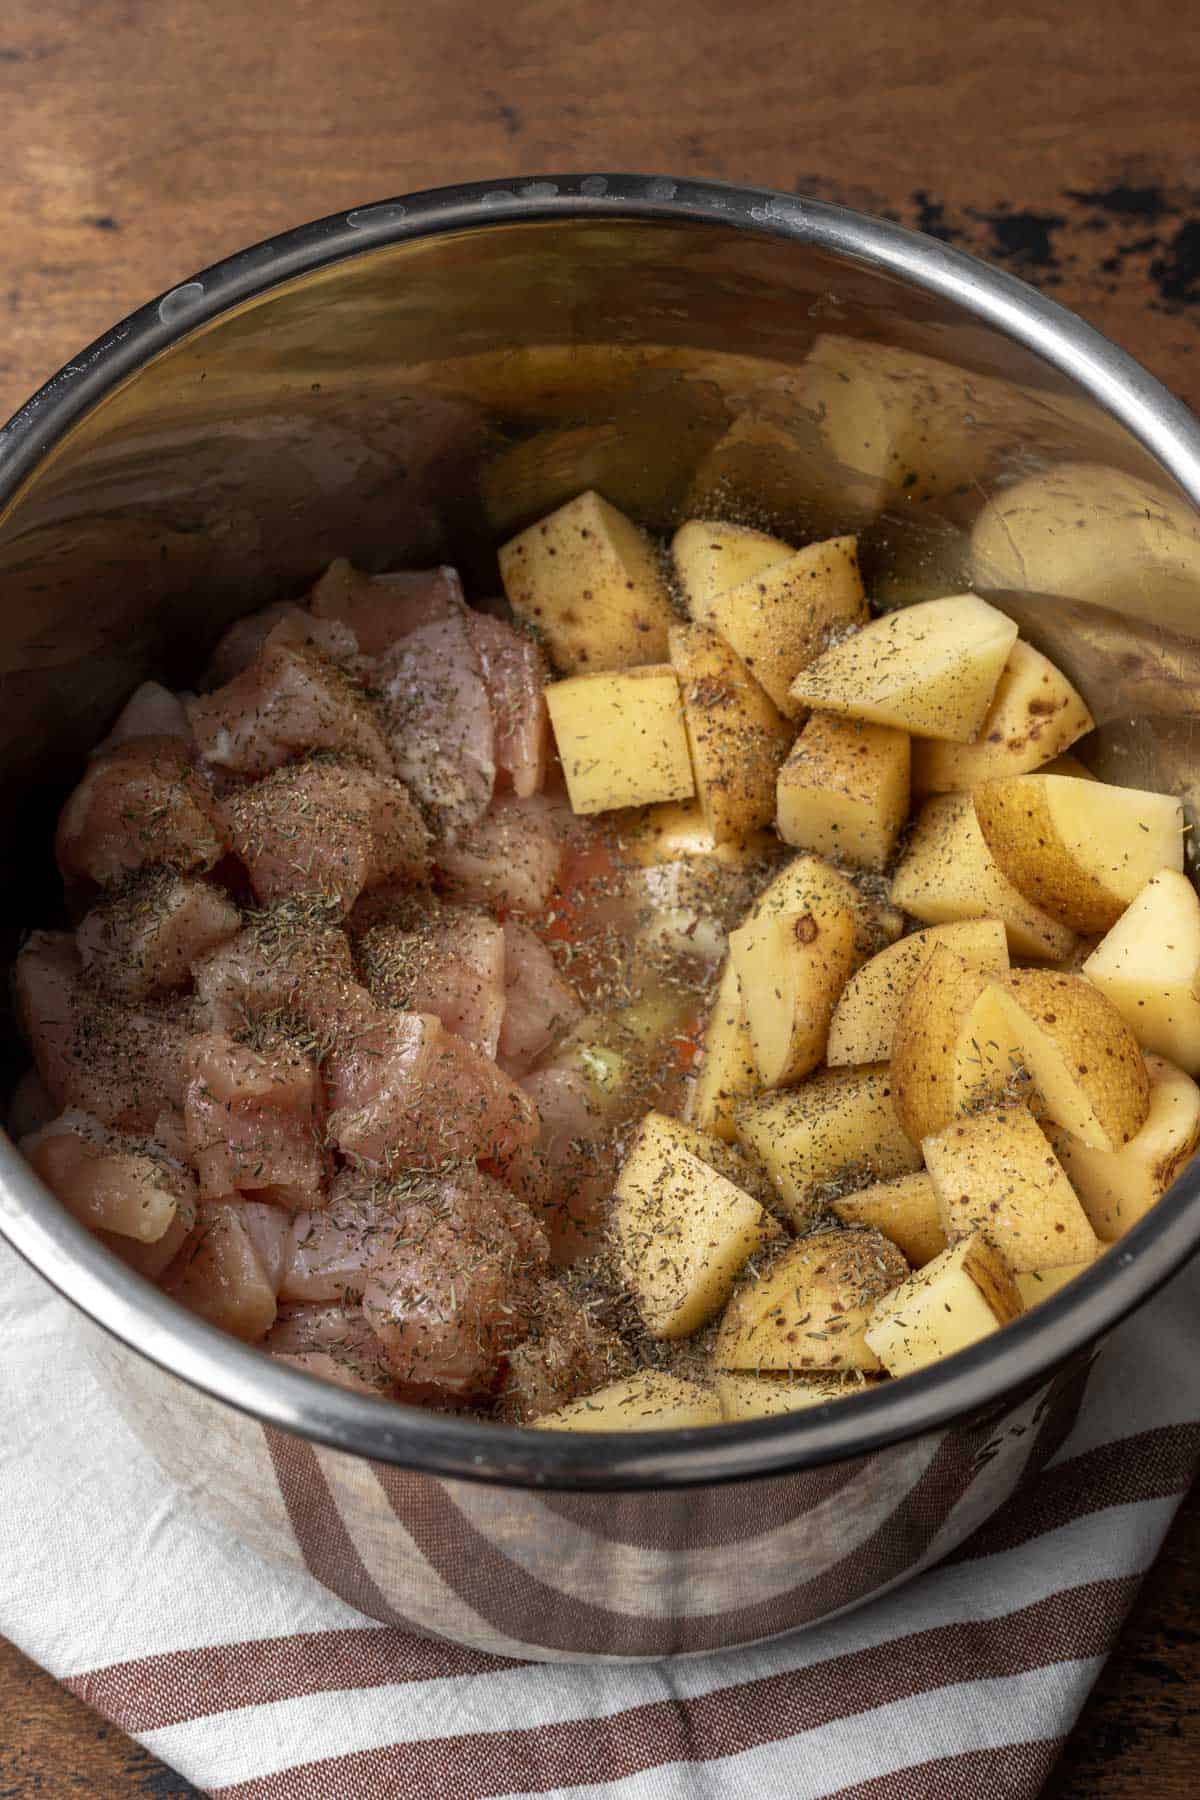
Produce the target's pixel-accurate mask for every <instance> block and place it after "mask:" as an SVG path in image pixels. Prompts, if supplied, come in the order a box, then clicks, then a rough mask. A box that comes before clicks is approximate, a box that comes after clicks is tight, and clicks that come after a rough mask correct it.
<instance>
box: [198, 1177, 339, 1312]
mask: <svg viewBox="0 0 1200 1800" xmlns="http://www.w3.org/2000/svg"><path fill="white" fill-rule="evenodd" d="M221 1204H222V1205H223V1206H229V1207H230V1208H231V1209H232V1210H233V1211H234V1212H235V1213H236V1214H237V1216H238V1218H239V1219H240V1221H241V1224H242V1229H243V1231H244V1232H245V1233H246V1236H247V1237H248V1238H249V1239H250V1242H251V1243H252V1244H253V1245H254V1248H255V1251H256V1252H257V1255H258V1260H259V1264H260V1266H261V1268H262V1272H263V1274H264V1275H265V1276H266V1278H267V1282H268V1285H269V1286H270V1289H271V1292H272V1293H273V1294H274V1295H276V1297H278V1295H279V1291H280V1289H281V1288H282V1286H283V1285H284V1282H285V1281H286V1280H287V1275H288V1271H289V1269H290V1268H291V1266H292V1250H293V1240H292V1216H291V1215H290V1214H288V1213H287V1212H285V1211H283V1210H282V1209H281V1208H280V1207H278V1206H273V1205H271V1204H270V1203H269V1202H267V1201H263V1200H241V1199H234V1198H233V1197H232V1196H231V1195H225V1196H224V1197H223V1199H222V1202H221ZM318 1216H319V1215H318V1214H316V1213H313V1214H311V1215H310V1217H312V1218H317V1217H318Z"/></svg>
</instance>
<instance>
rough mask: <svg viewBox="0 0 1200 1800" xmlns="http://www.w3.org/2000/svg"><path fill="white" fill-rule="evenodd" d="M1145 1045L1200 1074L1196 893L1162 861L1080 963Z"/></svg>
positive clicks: (1198, 903)
mask: <svg viewBox="0 0 1200 1800" xmlns="http://www.w3.org/2000/svg"><path fill="white" fill-rule="evenodd" d="M1083 973H1084V975H1086V976H1087V978H1088V980H1089V981H1091V982H1094V983H1095V985H1096V986H1097V987H1098V988H1099V989H1100V992H1101V993H1102V994H1104V995H1105V996H1106V998H1107V999H1109V1000H1110V1001H1111V1002H1112V1004H1113V1005H1114V1006H1115V1007H1116V1009H1117V1011H1118V1012H1119V1013H1120V1014H1121V1017H1122V1018H1123V1019H1124V1020H1125V1023H1126V1024H1127V1025H1128V1026H1129V1028H1130V1030H1131V1031H1132V1032H1133V1035H1134V1037H1135V1038H1136V1039H1137V1041H1138V1043H1139V1044H1140V1045H1141V1046H1142V1048H1143V1049H1144V1050H1156V1051H1157V1052H1158V1054H1159V1055H1160V1056H1165V1057H1168V1058H1169V1059H1170V1061H1171V1062H1174V1063H1178V1065H1179V1067H1180V1068H1181V1069H1186V1070H1187V1072H1188V1074H1189V1075H1200V997H1198V994H1197V983H1198V982H1200V899H1198V898H1197V896H1196V890H1195V888H1194V887H1193V886H1192V884H1191V882H1190V881H1189V880H1188V878H1187V876H1186V875H1181V874H1180V873H1179V872H1178V870H1176V869H1160V870H1159V872H1158V874H1157V875H1153V876H1151V878H1150V880H1149V881H1148V882H1147V883H1146V885H1145V887H1144V888H1143V889H1142V891H1141V893H1140V894H1139V895H1138V897H1137V899H1136V900H1134V901H1132V902H1131V904H1130V905H1129V906H1128V907H1127V908H1126V910H1125V911H1124V912H1123V913H1122V914H1121V917H1120V918H1119V919H1118V920H1117V922H1116V924H1115V925H1114V926H1113V928H1112V930H1111V931H1110V932H1109V933H1108V935H1107V937H1105V938H1104V939H1103V940H1102V941H1101V942H1100V943H1099V944H1098V945H1097V946H1096V948H1095V949H1094V950H1093V951H1092V954H1091V955H1090V956H1089V957H1088V958H1087V960H1086V962H1085V963H1084V964H1083Z"/></svg>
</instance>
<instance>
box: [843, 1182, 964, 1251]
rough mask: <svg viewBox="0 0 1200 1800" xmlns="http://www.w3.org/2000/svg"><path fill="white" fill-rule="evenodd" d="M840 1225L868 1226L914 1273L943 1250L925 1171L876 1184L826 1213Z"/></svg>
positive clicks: (943, 1238) (938, 1218)
mask: <svg viewBox="0 0 1200 1800" xmlns="http://www.w3.org/2000/svg"><path fill="white" fill-rule="evenodd" d="M829 1210H830V1211H831V1212H832V1213H834V1214H835V1215H836V1216H837V1217H838V1218H839V1219H840V1220H841V1221H842V1224H843V1225H870V1226H871V1227H872V1228H873V1229H874V1230H875V1231H881V1232H882V1233H883V1235H884V1237H885V1238H888V1239H890V1241H891V1242H892V1243H893V1244H895V1246H896V1248H897V1250H899V1251H900V1252H901V1253H902V1255H903V1256H904V1257H905V1259H906V1261H908V1262H910V1263H911V1264H912V1266H913V1268H914V1269H919V1268H921V1267H923V1265H924V1264H925V1263H927V1262H931V1261H932V1260H933V1258H934V1257H935V1256H937V1255H939V1254H940V1252H941V1251H943V1250H944V1249H945V1248H946V1234H945V1232H944V1231H943V1230H942V1221H941V1216H940V1214H939V1212H938V1202H937V1195H936V1193H935V1192H934V1187H933V1183H932V1181H931V1180H930V1179H929V1176H928V1175H927V1174H926V1172H925V1170H924V1169H918V1170H917V1171H916V1173H915V1174H913V1175H897V1176H896V1177H895V1179H894V1180H892V1181H875V1182H872V1184H871V1186H870V1187H865V1188H859V1190H858V1192H857V1193H854V1194H847V1195H846V1197H845V1198H844V1199H843V1200H834V1201H833V1202H832V1204H831V1206H830V1209H829Z"/></svg>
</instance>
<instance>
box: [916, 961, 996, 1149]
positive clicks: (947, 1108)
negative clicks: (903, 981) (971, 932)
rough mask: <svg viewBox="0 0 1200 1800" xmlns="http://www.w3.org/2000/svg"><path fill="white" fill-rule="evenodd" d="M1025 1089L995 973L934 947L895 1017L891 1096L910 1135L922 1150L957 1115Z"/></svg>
mask: <svg viewBox="0 0 1200 1800" xmlns="http://www.w3.org/2000/svg"><path fill="white" fill-rule="evenodd" d="M1026 1085H1027V1082H1026V1077H1025V1074H1024V1067H1023V1063H1022V1060H1021V1046H1020V1043H1019V1041H1018V1039H1017V1036H1016V1033H1015V1032H1014V1030H1013V1024H1012V1019H1011V1016H1010V1014H1009V1012H1008V1011H1007V1010H1006V1009H1005V1008H1004V1006H1003V1005H1002V1003H1001V999H1000V995H999V993H998V992H997V989H996V985H995V981H994V978H993V976H992V974H991V972H990V971H989V970H987V969H981V968H979V967H977V966H976V965H975V964H972V963H967V962H964V961H963V959H962V957H960V956H955V954H954V952H953V951H952V950H948V949H947V948H946V946H945V945H944V944H941V945H938V946H936V947H935V949H934V952H933V955H932V956H931V957H930V958H929V959H928V961H927V962H926V963H925V965H924V967H923V968H922V969H921V970H920V972H919V973H918V975H917V977H916V980H915V981H914V982H913V983H912V985H911V986H910V987H909V989H908V992H907V994H906V995H905V997H904V999H903V1001H902V1002H901V1005H900V1011H899V1013H898V1014H897V1018H896V1031H895V1037H894V1039H893V1045H892V1090H893V1097H894V1099H895V1104H896V1114H897V1117H898V1118H899V1120H900V1123H901V1125H902V1126H903V1127H904V1130H905V1131H906V1132H907V1133H908V1135H909V1137H910V1138H911V1139H912V1141H913V1143H914V1144H919V1143H920V1142H921V1139H922V1138H924V1137H927V1136H928V1135H929V1133H930V1132H932V1131H940V1130H941V1129H942V1127H943V1125H947V1124H949V1122H950V1120H951V1119H953V1118H956V1117H957V1116H958V1114H959V1113H963V1112H969V1111H974V1110H975V1109H977V1108H978V1107H979V1106H981V1105H988V1104H990V1103H991V1102H993V1101H995V1100H998V1099H1000V1098H1002V1097H1003V1096H1004V1095H1005V1094H1006V1093H1009V1094H1013V1095H1018V1094H1023V1093H1024V1091H1025V1087H1026Z"/></svg>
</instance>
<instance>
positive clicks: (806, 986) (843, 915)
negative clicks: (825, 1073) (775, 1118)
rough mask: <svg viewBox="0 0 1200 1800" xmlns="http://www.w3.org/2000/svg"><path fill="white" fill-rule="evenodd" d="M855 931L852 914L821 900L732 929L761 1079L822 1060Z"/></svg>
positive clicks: (774, 1080)
mask: <svg viewBox="0 0 1200 1800" xmlns="http://www.w3.org/2000/svg"><path fill="white" fill-rule="evenodd" d="M854 939H855V928H854V916H853V914H852V913H851V912H849V911H848V910H846V909H845V908H841V907H833V908H823V907H822V906H820V905H819V904H814V905H812V906H811V907H808V908H806V909H805V910H804V911H803V912H787V913H774V912H771V913H768V914H767V915H766V916H765V917H763V918H758V919H752V920H750V921H749V923H748V924H745V925H739V926H738V928H737V930H736V931H731V932H730V934H729V958H730V961H731V962H732V964H733V966H734V968H735V969H736V970H737V977H738V987H739V989H740V992H741V996H742V1010H743V1012H744V1013H745V1017H746V1023H747V1025H748V1026H749V1028H750V1042H751V1046H752V1048H753V1051H754V1065H755V1068H756V1069H757V1070H758V1078H759V1082H760V1083H761V1085H762V1086H763V1087H778V1085H779V1084H780V1082H784V1081H798V1080H799V1079H800V1077H801V1076H803V1075H807V1074H808V1073H809V1072H810V1071H811V1070H813V1069H815V1068H816V1066H817V1064H818V1063H819V1062H820V1061H821V1059H822V1057H823V1056H824V1054H825V1040H826V1038H827V1036H828V1033H829V1021H830V1018H831V1017H832V1014H833V1009H834V1006H835V1005H836V1003H837V999H838V996H839V994H840V993H841V991H842V989H843V988H844V987H845V985H846V982H847V980H848V979H849V977H850V973H851V970H852V969H853V968H854V961H855V956H854Z"/></svg>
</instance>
